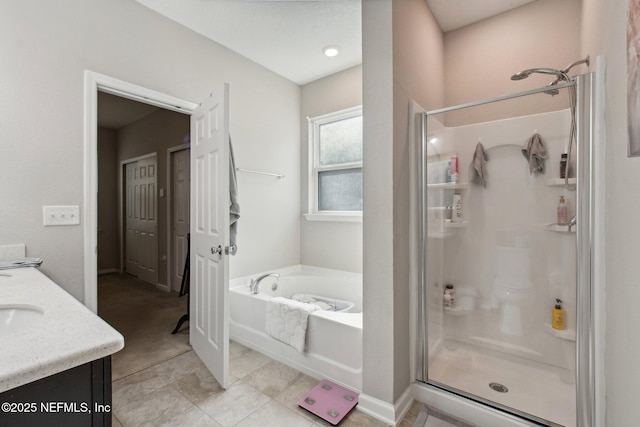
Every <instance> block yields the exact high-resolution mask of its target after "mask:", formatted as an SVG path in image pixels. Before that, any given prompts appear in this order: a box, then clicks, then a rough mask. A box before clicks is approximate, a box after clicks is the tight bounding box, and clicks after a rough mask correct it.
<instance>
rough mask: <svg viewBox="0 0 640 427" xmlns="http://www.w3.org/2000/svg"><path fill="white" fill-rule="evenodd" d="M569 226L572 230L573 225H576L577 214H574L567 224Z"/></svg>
mask: <svg viewBox="0 0 640 427" xmlns="http://www.w3.org/2000/svg"><path fill="white" fill-rule="evenodd" d="M567 225H568V226H569V231H571V227H573V226H574V225H576V216H575V215H574V216H573V218H571V219H570V220H569V223H568V224H567Z"/></svg>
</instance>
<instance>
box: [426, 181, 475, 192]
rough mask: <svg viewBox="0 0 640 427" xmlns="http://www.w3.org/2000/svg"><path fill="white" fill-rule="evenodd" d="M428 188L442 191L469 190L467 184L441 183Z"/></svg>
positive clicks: (430, 185) (428, 185) (429, 185)
mask: <svg viewBox="0 0 640 427" xmlns="http://www.w3.org/2000/svg"><path fill="white" fill-rule="evenodd" d="M427 187H428V188H433V189H441V190H466V189H467V188H469V183H467V182H441V183H438V184H427Z"/></svg>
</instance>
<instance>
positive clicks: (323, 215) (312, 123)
mask: <svg viewBox="0 0 640 427" xmlns="http://www.w3.org/2000/svg"><path fill="white" fill-rule="evenodd" d="M358 116H362V105H358V106H355V107H351V108H346V109H344V110H339V111H334V112H331V113H327V114H322V115H320V116H315V117H307V122H308V143H307V147H308V150H309V156H308V161H309V163H308V183H309V189H308V210H307V212H308V213H306V214H305V215H304V216H305V218H306V219H307V220H309V221H349V222H361V221H362V211H321V210H319V209H318V197H319V192H318V185H319V182H318V179H319V178H318V175H319V173H320V172H326V171H339V170H345V169H360V170H361V171H363V173H364V168H363V162H362V161H359V162H350V163H341V164H338V165H327V166H321V165H320V126H322V125H325V124H328V123H334V122H339V121H341V120H346V119H350V118H354V117H358ZM363 144H364V141H363Z"/></svg>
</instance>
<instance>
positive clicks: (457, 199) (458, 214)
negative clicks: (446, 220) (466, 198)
mask: <svg viewBox="0 0 640 427" xmlns="http://www.w3.org/2000/svg"><path fill="white" fill-rule="evenodd" d="M462 219H463V218H462V194H460V193H454V194H453V212H452V213H451V221H452V222H462Z"/></svg>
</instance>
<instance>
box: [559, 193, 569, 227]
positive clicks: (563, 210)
mask: <svg viewBox="0 0 640 427" xmlns="http://www.w3.org/2000/svg"><path fill="white" fill-rule="evenodd" d="M568 218H569V216H568V214H567V204H566V203H565V202H564V196H560V201H559V202H558V224H562V225H565V224H566V223H567V220H568Z"/></svg>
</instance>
